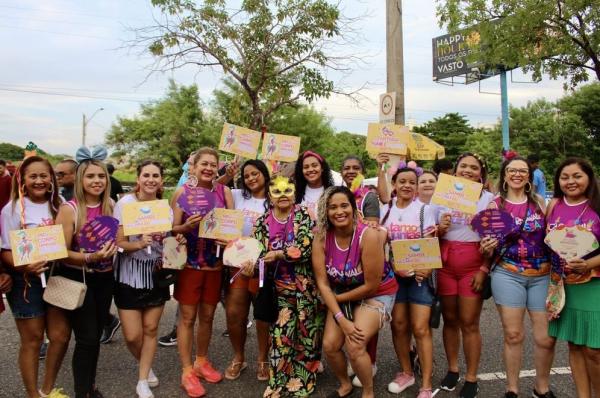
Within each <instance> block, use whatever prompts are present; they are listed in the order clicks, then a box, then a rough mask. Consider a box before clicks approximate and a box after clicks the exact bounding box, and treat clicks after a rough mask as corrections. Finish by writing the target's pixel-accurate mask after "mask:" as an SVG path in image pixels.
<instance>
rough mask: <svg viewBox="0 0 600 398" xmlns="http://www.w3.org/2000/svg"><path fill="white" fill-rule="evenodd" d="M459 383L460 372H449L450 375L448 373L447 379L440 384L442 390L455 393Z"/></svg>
mask: <svg viewBox="0 0 600 398" xmlns="http://www.w3.org/2000/svg"><path fill="white" fill-rule="evenodd" d="M459 381H460V375H459V374H458V372H451V371H448V373H446V377H444V379H443V380H442V382H441V383H440V388H441V389H442V390H446V391H454V389H456V385H457V384H458V382H459Z"/></svg>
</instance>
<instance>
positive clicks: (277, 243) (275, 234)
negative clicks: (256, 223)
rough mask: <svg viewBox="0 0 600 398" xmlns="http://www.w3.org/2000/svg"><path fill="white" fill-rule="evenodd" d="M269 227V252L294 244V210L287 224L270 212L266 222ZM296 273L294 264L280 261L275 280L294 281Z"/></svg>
mask: <svg viewBox="0 0 600 398" xmlns="http://www.w3.org/2000/svg"><path fill="white" fill-rule="evenodd" d="M265 221H266V223H267V224H268V225H269V250H268V251H271V250H283V248H284V247H285V246H286V244H289V243H293V242H294V240H295V234H294V210H292V212H291V213H290V215H289V216H288V219H287V221H286V222H281V221H279V220H278V219H277V218H276V217H275V216H274V215H273V212H272V211H271V212H269V215H268V216H267V219H266V220H265ZM295 276H296V273H295V272H294V263H290V262H287V261H279V263H278V265H277V273H276V275H275V278H276V279H277V280H280V281H290V282H291V281H293V280H294V279H295Z"/></svg>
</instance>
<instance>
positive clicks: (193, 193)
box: [177, 187, 215, 216]
mask: <svg viewBox="0 0 600 398" xmlns="http://www.w3.org/2000/svg"><path fill="white" fill-rule="evenodd" d="M207 192H208V193H209V194H208V195H207ZM214 201H215V197H214V195H213V194H212V192H210V191H208V190H207V189H205V188H202V187H195V188H193V187H187V188H186V189H185V190H184V191H183V192H182V193H181V195H180V196H179V198H178V199H177V204H178V205H179V207H180V208H181V210H183V212H184V213H185V214H187V215H188V216H192V215H195V214H200V215H201V216H205V215H206V214H208V212H209V211H210V210H212V209H213V207H214Z"/></svg>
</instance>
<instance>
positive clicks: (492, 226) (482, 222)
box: [471, 209, 519, 241]
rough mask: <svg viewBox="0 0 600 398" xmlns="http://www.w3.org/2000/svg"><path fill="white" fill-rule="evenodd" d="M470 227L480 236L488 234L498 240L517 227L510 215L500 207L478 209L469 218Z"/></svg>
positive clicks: (515, 230) (514, 230)
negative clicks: (477, 211) (473, 215)
mask: <svg viewBox="0 0 600 398" xmlns="http://www.w3.org/2000/svg"><path fill="white" fill-rule="evenodd" d="M471 227H472V228H473V230H474V231H476V232H477V233H478V234H479V236H481V237H482V238H483V237H485V236H489V237H492V238H496V239H498V240H499V241H502V240H503V239H504V238H505V237H506V236H507V235H509V234H511V233H513V232H517V231H518V229H519V227H518V226H517V225H516V224H515V221H514V219H513V217H512V215H511V214H510V213H509V212H507V211H504V210H501V209H485V210H483V211H480V212H479V213H477V214H476V215H475V217H473V219H472V220H471Z"/></svg>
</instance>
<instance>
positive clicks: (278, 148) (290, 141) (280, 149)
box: [261, 134, 300, 162]
mask: <svg viewBox="0 0 600 398" xmlns="http://www.w3.org/2000/svg"><path fill="white" fill-rule="evenodd" d="M299 153H300V137H295V136H293V135H282V134H265V137H264V139H263V144H262V153H261V156H262V159H263V160H276V161H279V162H295V161H296V160H297V159H298V154H299Z"/></svg>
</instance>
